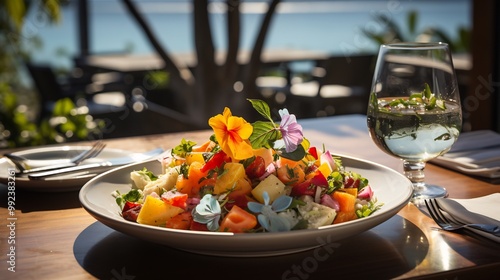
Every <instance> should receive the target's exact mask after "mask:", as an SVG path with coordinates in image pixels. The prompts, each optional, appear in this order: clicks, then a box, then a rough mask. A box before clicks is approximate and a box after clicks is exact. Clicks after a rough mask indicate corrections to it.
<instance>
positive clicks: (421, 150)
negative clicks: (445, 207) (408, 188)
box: [367, 43, 462, 202]
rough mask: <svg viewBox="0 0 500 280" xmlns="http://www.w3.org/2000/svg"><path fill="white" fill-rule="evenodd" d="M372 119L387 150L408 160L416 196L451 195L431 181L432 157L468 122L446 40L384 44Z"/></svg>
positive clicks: (376, 134) (405, 167)
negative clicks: (464, 118)
mask: <svg viewBox="0 0 500 280" xmlns="http://www.w3.org/2000/svg"><path fill="white" fill-rule="evenodd" d="M367 123H368V129H369V131H370V136H371V138H372V139H373V141H374V142H375V144H377V146H378V147H379V148H380V149H382V150H383V151H384V152H386V153H388V154H390V155H392V156H395V157H398V158H401V159H402V160H403V170H404V174H405V175H406V176H407V177H408V179H410V180H411V181H412V183H413V188H414V190H413V198H412V201H413V202H416V201H418V200H420V201H421V199H427V198H436V197H446V196H447V195H448V192H447V191H446V189H445V188H442V187H440V186H436V185H429V184H426V183H425V176H424V168H425V164H426V162H427V161H429V160H431V159H433V158H435V157H438V156H440V155H442V154H444V153H446V152H447V151H448V150H449V149H450V148H451V146H452V145H453V143H455V141H456V140H457V138H458V135H459V133H460V130H461V128H462V110H461V106H460V95H459V92H458V86H457V80H456V76H455V71H454V68H453V62H452V60H451V55H450V51H449V49H448V45H447V44H445V43H396V44H386V45H382V46H381V47H380V50H379V55H378V59H377V65H376V68H375V73H374V77H373V83H372V89H371V94H370V98H369V104H368V112H367Z"/></svg>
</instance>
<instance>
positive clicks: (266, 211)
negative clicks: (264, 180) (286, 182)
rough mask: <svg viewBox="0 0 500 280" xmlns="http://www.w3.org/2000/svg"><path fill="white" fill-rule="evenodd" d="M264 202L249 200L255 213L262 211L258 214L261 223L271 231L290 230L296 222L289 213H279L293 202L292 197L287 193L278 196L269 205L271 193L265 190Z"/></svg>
mask: <svg viewBox="0 0 500 280" xmlns="http://www.w3.org/2000/svg"><path fill="white" fill-rule="evenodd" d="M262 196H263V198H264V204H261V203H257V202H248V205H247V206H248V209H250V211H252V212H254V213H261V214H259V216H257V220H258V221H259V224H260V225H261V226H262V227H263V228H265V229H266V230H267V231H270V232H281V231H290V230H291V229H292V227H293V226H294V225H295V224H296V222H294V221H293V219H290V218H289V217H288V216H287V215H279V214H278V212H283V211H285V210H286V209H287V208H288V207H289V206H290V204H291V203H292V198H291V197H289V196H286V195H283V196H280V197H278V198H277V199H276V200H275V201H273V203H272V204H271V205H269V194H268V193H267V192H263V194H262Z"/></svg>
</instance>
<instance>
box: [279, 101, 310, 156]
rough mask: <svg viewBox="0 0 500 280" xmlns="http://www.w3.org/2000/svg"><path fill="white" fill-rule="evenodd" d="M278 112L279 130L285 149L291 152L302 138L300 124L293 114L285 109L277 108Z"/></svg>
mask: <svg viewBox="0 0 500 280" xmlns="http://www.w3.org/2000/svg"><path fill="white" fill-rule="evenodd" d="M279 114H280V117H281V122H280V127H279V130H280V132H281V135H282V138H283V141H284V142H285V150H286V152H287V153H291V152H293V151H295V150H296V149H297V146H298V145H300V143H302V140H303V139H304V135H303V134H302V126H301V125H300V124H298V123H297V118H296V117H295V115H294V114H291V115H290V113H288V110H287V109H282V110H279Z"/></svg>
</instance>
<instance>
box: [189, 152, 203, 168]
mask: <svg viewBox="0 0 500 280" xmlns="http://www.w3.org/2000/svg"><path fill="white" fill-rule="evenodd" d="M193 162H199V163H205V158H203V153H202V152H192V153H188V154H187V155H186V163H187V164H189V165H191V164H192V163H193Z"/></svg>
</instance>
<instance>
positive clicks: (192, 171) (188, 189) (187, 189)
mask: <svg viewBox="0 0 500 280" xmlns="http://www.w3.org/2000/svg"><path fill="white" fill-rule="evenodd" d="M202 166H203V164H202V163H200V162H197V161H195V162H193V163H192V164H191V165H190V166H189V170H188V177H187V178H185V177H184V176H183V175H180V176H179V177H177V183H176V185H175V187H176V188H177V190H178V191H179V192H181V193H185V194H187V195H189V196H190V197H192V196H197V195H198V192H199V190H200V188H201V186H202V183H203V180H202V178H203V177H206V176H207V175H208V172H202V171H201V168H202Z"/></svg>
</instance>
